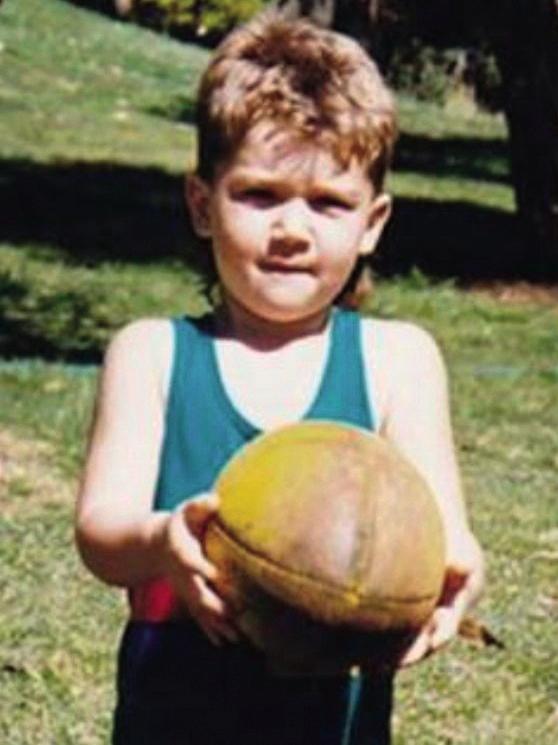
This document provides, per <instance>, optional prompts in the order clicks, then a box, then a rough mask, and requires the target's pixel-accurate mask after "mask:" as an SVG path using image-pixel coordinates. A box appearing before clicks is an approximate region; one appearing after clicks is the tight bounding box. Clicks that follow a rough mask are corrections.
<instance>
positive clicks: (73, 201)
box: [0, 160, 189, 265]
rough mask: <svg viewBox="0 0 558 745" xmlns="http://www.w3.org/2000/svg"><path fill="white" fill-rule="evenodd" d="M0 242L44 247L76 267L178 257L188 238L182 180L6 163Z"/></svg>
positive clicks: (108, 169)
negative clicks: (54, 250) (79, 265)
mask: <svg viewBox="0 0 558 745" xmlns="http://www.w3.org/2000/svg"><path fill="white" fill-rule="evenodd" d="M1 172H2V175H1V176H0V200H1V204H2V207H3V212H4V216H3V219H2V221H1V223H0V241H3V242H7V243H11V244H15V245H18V244H20V245H21V244H45V245H48V246H52V247H54V248H56V249H58V250H61V251H62V252H63V253H64V254H65V258H66V260H68V261H71V262H72V263H81V264H86V265H92V264H95V263H98V262H100V261H132V262H138V263H142V262H146V261H153V260H156V259H162V258H168V257H174V256H180V255H182V254H183V253H184V246H185V243H186V241H187V240H188V236H189V228H188V226H189V220H188V215H187V211H186V209H185V207H184V204H183V200H182V193H183V186H182V179H181V178H180V177H178V176H172V175H170V174H167V173H164V172H163V171H161V170H159V169H157V168H134V167H129V166H121V165H114V164H94V165H92V164H89V163H65V164H58V165H52V164H49V165H42V164H37V163H34V162H31V161H26V160H6V161H3V162H2V163H1Z"/></svg>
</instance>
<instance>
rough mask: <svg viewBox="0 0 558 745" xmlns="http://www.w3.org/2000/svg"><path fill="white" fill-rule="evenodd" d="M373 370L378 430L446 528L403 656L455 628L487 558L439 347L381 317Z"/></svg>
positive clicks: (418, 652) (436, 644)
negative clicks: (427, 492) (428, 607)
mask: <svg viewBox="0 0 558 745" xmlns="http://www.w3.org/2000/svg"><path fill="white" fill-rule="evenodd" d="M383 325H384V326H385V331H384V333H383V334H382V336H383V349H382V352H381V359H380V360H379V361H378V362H379V364H378V369H377V372H378V377H379V378H380V381H379V382H380V383H381V384H382V389H383V391H384V392H385V395H384V399H383V403H382V408H383V411H382V412H381V419H382V421H381V433H382V434H383V435H384V436H385V437H387V439H389V440H390V441H391V442H392V443H393V444H394V445H395V446H396V447H397V448H398V449H399V450H400V451H401V452H402V453H403V455H405V456H406V457H407V458H408V459H409V460H410V461H411V462H412V463H413V464H414V465H415V466H416V467H417V469H418V470H419V471H420V472H421V474H422V475H423V476H424V477H425V479H426V480H427V482H428V483H429V485H430V487H431V489H432V491H433V492H434V494H435V496H436V499H437V501H438V505H439V508H440V511H441V514H442V517H443V521H444V525H445V530H446V546H447V549H446V551H447V553H446V557H447V558H446V577H445V583H444V589H443V592H442V597H441V598H440V602H439V605H438V607H437V608H436V610H435V611H434V614H433V616H432V617H431V619H430V620H429V622H428V623H427V624H426V625H425V627H424V628H423V630H422V632H421V633H420V635H419V636H418V637H417V639H416V641H415V643H414V644H413V645H412V647H411V648H410V649H409V651H408V653H407V654H406V655H405V657H404V659H403V660H402V665H409V664H412V663H414V662H418V660H420V659H422V658H423V657H425V656H426V655H428V654H431V653H432V652H434V651H435V650H437V649H438V648H440V647H441V646H443V645H444V644H446V643H447V642H448V641H450V640H451V639H452V638H453V637H454V636H455V635H456V634H457V632H458V629H459V625H460V623H461V621H462V620H463V619H464V617H465V614H466V613H467V611H468V610H469V609H470V608H471V607H472V606H473V605H474V604H475V603H476V601H477V600H478V598H479V597H480V594H481V592H482V588H483V584H484V561H483V555H482V551H481V549H480V546H479V544H478V542H477V540H476V538H475V537H474V535H473V533H472V531H471V528H470V526H469V521H468V518H467V513H466V508H465V504H464V500H463V495H462V490H461V483H460V478H459V469H458V465H457V459H456V455H455V448H454V443H453V434H452V427H451V419H450V406H449V394H448V381H447V374H446V369H445V365H444V362H443V359H442V356H441V354H440V351H439V349H438V347H437V345H436V343H435V342H434V340H433V339H432V337H431V336H430V335H429V334H428V333H427V332H426V331H424V330H422V329H421V328H419V327H417V326H414V325H412V324H408V323H399V322H396V321H391V322H383Z"/></svg>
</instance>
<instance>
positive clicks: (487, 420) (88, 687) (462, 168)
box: [0, 0, 558, 745]
mask: <svg viewBox="0 0 558 745" xmlns="http://www.w3.org/2000/svg"><path fill="white" fill-rule="evenodd" d="M206 57H207V52H206V51H204V50H202V49H200V48H198V47H194V46H189V45H184V44H179V43H177V42H176V41H172V40H170V39H168V38H163V37H161V36H159V35H156V34H154V33H152V32H150V31H148V30H145V29H141V28H137V27H134V26H132V25H130V24H122V23H119V22H115V21H114V20H110V19H108V18H106V17H103V16H101V15H99V14H96V13H91V12H86V11H85V10H83V9H79V8H76V7H75V6H72V5H69V4H67V3H64V2H62V1H61V0H19V2H17V3H15V2H11V3H10V2H8V3H5V4H4V5H3V6H2V8H1V9H0V61H1V70H2V72H1V82H0V114H1V116H0V157H1V159H2V163H1V177H0V190H1V191H0V204H2V208H3V215H2V221H1V223H0V314H1V316H2V323H1V325H0V345H1V346H0V353H1V354H2V355H3V360H2V361H1V363H0V453H1V456H2V467H3V479H2V481H1V482H0V490H1V503H2V510H1V512H0V690H1V691H2V695H1V696H0V740H1V741H2V742H9V743H10V745H51V744H52V743H56V745H101V744H102V743H106V742H107V741H108V728H109V722H110V710H111V707H112V704H113V700H114V694H113V676H114V665H115V658H114V654H115V650H116V646H117V643H118V636H119V633H120V629H121V625H122V623H123V621H124V618H125V613H126V611H125V603H124V601H123V597H122V594H121V593H120V592H118V591H114V590H109V589H107V588H104V587H102V586H101V585H100V584H98V583H97V582H96V581H95V580H94V579H92V578H91V577H89V576H88V575H87V574H86V572H85V570H84V569H82V568H81V566H80V564H79V561H78V559H77V556H76V555H75V551H74V548H73V544H72V528H71V518H72V510H73V501H74V494H75V488H76V479H77V475H78V473H79V468H80V464H81V460H82V456H83V449H84V442H85V435H86V431H87V427H88V422H89V419H90V414H91V408H92V404H93V395H94V388H95V382H96V376H97V367H96V365H95V364H94V363H95V362H97V361H98V360H99V358H100V356H101V353H102V349H103V346H104V344H105V342H106V339H107V337H108V336H109V335H110V333H112V330H113V329H114V328H116V327H118V326H120V325H121V324H122V323H124V322H125V321H126V320H128V319H130V318H133V317H137V316H140V315H146V314H164V315H170V314H175V313H183V312H191V313H197V312H200V311H201V310H202V309H203V307H204V301H203V298H202V296H201V294H200V291H199V284H198V282H197V279H196V276H195V274H194V273H193V272H192V270H191V269H189V268H188V265H186V264H185V262H184V252H185V249H187V248H189V247H190V243H189V233H188V229H187V225H186V224H185V222H186V218H185V215H184V212H183V209H182V206H181V190H182V187H181V178H182V171H183V168H184V165H185V163H187V162H188V160H189V157H190V154H191V151H192V145H193V141H194V133H193V131H192V126H191V112H192V100H193V95H194V89H195V83H196V80H197V77H198V75H199V72H200V70H201V68H202V66H203V64H204V62H205V60H206ZM401 116H402V125H403V136H402V139H401V143H400V149H399V155H398V160H397V163H396V171H395V173H394V175H393V177H392V179H391V182H390V188H391V189H392V191H393V192H394V194H395V196H396V204H397V208H396V214H395V218H394V222H393V225H392V226H391V228H390V231H389V234H388V235H387V236H386V240H385V242H384V244H383V246H382V249H381V254H382V256H381V261H380V265H379V267H378V268H379V269H381V270H382V272H383V276H384V277H385V278H384V279H383V280H381V281H379V282H378V283H377V286H376V288H375V292H374V296H373V297H372V299H371V301H370V303H369V304H368V306H367V307H366V309H365V311H366V312H374V313H377V314H379V315H382V316H384V317H403V318H409V319H412V320H415V321H417V322H419V323H421V324H423V325H425V326H427V327H428V328H430V329H431V330H432V331H433V332H434V333H435V334H436V336H437V338H438V339H439V340H440V343H441V344H442V347H443V349H444V352H445V354H446V357H447V360H448V364H449V367H450V374H451V380H452V393H453V402H454V419H455V429H456V435H457V442H458V448H459V454H460V460H461V464H462V468H463V475H464V481H465V486H466V490H467V494H468V496H469V502H470V509H471V515H472V520H473V523H474V527H475V530H476V532H477V533H478V535H479V537H480V539H481V542H482V543H483V545H484V546H485V549H486V551H487V558H488V569H489V590H488V593H487V596H486V598H485V599H484V600H483V602H482V605H481V608H480V610H479V615H480V616H481V617H482V618H483V619H484V620H485V621H486V622H487V623H488V624H489V626H490V627H491V628H492V629H493V630H494V632H495V633H496V634H497V635H498V636H500V637H501V638H503V640H504V641H505V643H506V650H504V651H498V650H492V649H487V650H477V649H475V648H473V647H470V646H468V645H466V644H465V643H464V642H461V641H459V642H456V643H455V644H454V645H453V646H452V647H451V648H450V649H449V650H448V651H446V652H444V653H443V654H440V655H438V656H436V657H434V658H432V659H431V660H429V661H428V662H426V663H424V664H422V665H420V666H418V667H417V668H416V669H413V670H409V671H406V672H405V673H403V674H402V675H401V676H400V681H399V686H398V694H397V698H398V705H397V715H396V722H395V725H396V726H395V731H396V745H409V743H412V744H413V745H440V744H441V743H445V744H448V745H449V744H452V745H453V744H457V743H459V744H462V745H504V743H505V745H524V744H525V742H527V741H532V742H534V743H537V745H553V744H554V743H555V742H556V741H557V739H558V668H557V666H556V659H557V658H558V639H557V636H556V633H555V630H556V623H557V621H558V592H557V585H556V577H557V561H558V525H557V521H556V494H557V492H558V476H557V473H558V460H557V456H556V453H557V452H558V447H557V446H558V406H557V405H556V404H557V402H558V394H557V391H558V354H557V353H558V343H557V340H556V322H557V318H558V313H557V311H556V307H555V305H552V304H545V303H541V304H536V303H535V302H533V298H532V295H531V294H529V293H526V298H527V301H526V302H524V303H511V304H510V303H506V302H501V301H499V300H497V299H495V298H494V297H493V295H492V294H488V293H482V292H480V291H476V292H464V291H463V290H462V289H460V287H459V286H458V284H457V283H455V282H454V281H452V280H451V279H448V277H450V276H451V275H452V273H455V266H456V265H457V266H460V267H461V268H462V270H463V276H466V277H468V278H469V282H470V283H471V282H474V283H475V286H476V287H478V286H479V282H480V280H487V278H488V279H489V278H491V277H492V278H493V277H495V276H496V277H498V276H502V273H504V274H505V269H506V265H505V262H503V261H502V260H501V257H500V259H499V260H498V261H496V260H492V262H491V261H487V259H486V256H485V254H486V252H487V247H489V246H490V245H491V244H493V243H497V244H498V245H499V246H500V247H502V248H505V249H506V251H507V250H508V249H509V246H511V245H513V234H514V223H513V194H512V189H511V187H510V184H509V172H508V169H507V161H506V157H505V145H504V140H505V131H504V126H503V122H502V120H501V118H500V117H498V116H492V115H488V114H486V113H480V112H479V111H478V110H477V109H476V108H475V107H473V106H471V105H470V101H469V100H462V99H460V98H450V99H449V100H447V101H446V103H445V104H444V106H439V105H434V104H433V103H424V102H418V101H417V100H416V99H415V98H411V97H402V99H401ZM502 253H504V252H503V251H500V254H502ZM456 262H457V263H456ZM413 265H417V266H419V267H421V270H417V269H414V270H412V269H411V268H412V266H413ZM402 272H405V276H404V278H402V277H401V276H400V275H401V273H402ZM427 273H428V275H430V277H431V278H428V276H427ZM432 277H437V279H436V280H433V279H432ZM78 363H79V364H78Z"/></svg>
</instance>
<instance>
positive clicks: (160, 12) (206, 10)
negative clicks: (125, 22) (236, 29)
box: [136, 0, 264, 36]
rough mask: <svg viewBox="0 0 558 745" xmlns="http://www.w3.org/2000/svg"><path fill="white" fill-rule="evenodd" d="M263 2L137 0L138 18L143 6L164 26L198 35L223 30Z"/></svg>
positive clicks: (245, 16)
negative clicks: (154, 14) (191, 31)
mask: <svg viewBox="0 0 558 745" xmlns="http://www.w3.org/2000/svg"><path fill="white" fill-rule="evenodd" d="M263 5H264V2H263V0H202V2H200V1H199V0H136V8H137V11H138V13H139V16H140V18H141V15H142V9H151V10H152V11H155V13H156V14H157V17H158V19H159V22H160V23H161V25H162V26H163V27H164V28H167V29H168V28H170V27H174V28H177V29H180V28H187V29H191V30H193V31H194V32H195V33H196V34H197V35H198V36H204V35H205V34H215V33H217V34H222V33H224V32H226V31H228V30H229V29H231V28H232V27H233V26H235V25H236V24H237V23H241V22H242V21H246V20H248V19H249V18H251V17H252V16H253V15H254V14H255V13H257V12H258V11H259V10H261V8H262V7H263Z"/></svg>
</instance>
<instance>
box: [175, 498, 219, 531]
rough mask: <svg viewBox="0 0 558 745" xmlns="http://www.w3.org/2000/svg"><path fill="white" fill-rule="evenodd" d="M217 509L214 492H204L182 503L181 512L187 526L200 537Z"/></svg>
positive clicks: (216, 499)
mask: <svg viewBox="0 0 558 745" xmlns="http://www.w3.org/2000/svg"><path fill="white" fill-rule="evenodd" d="M218 509H219V498H218V496H217V495H216V494H214V493H208V494H204V495H202V496H200V497H196V498H195V499H192V500H190V501H188V502H186V504H185V505H184V510H183V514H184V517H185V519H186V524H187V525H188V528H189V529H190V530H191V531H192V533H193V534H194V535H196V536H197V537H199V538H201V537H202V536H203V534H204V533H205V530H206V528H207V523H208V522H209V520H210V519H211V518H212V517H214V516H215V514H216V513H217V511H218Z"/></svg>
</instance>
